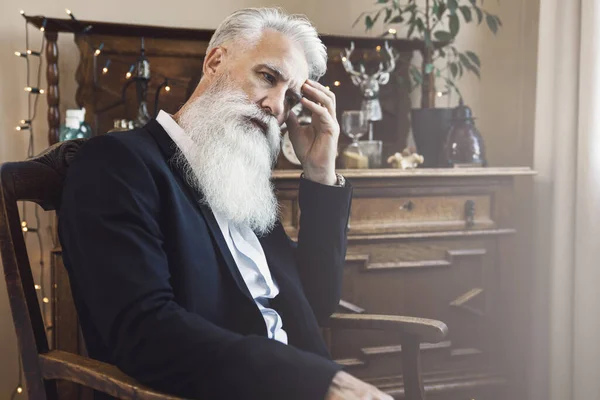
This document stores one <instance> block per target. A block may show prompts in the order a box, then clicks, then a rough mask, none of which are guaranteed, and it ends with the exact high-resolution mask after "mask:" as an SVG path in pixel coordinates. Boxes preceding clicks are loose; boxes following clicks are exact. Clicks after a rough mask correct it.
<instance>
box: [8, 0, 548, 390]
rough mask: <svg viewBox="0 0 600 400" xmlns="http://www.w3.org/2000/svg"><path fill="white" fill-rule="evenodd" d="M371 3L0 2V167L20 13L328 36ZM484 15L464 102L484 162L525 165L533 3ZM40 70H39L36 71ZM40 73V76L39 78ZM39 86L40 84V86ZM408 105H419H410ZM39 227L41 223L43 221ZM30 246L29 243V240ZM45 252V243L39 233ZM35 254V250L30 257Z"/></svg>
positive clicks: (68, 99)
mask: <svg viewBox="0 0 600 400" xmlns="http://www.w3.org/2000/svg"><path fill="white" fill-rule="evenodd" d="M373 3H374V2H373V0H352V1H351V2H350V1H348V0H321V1H319V0H302V1H301V0H282V1H278V2H276V1H259V0H228V1H222V2H212V1H211V2H209V1H206V0H205V1H191V0H170V1H169V8H168V9H167V7H166V6H165V4H161V5H160V6H158V5H149V4H150V3H148V2H142V1H140V0H130V1H128V2H124V1H122V0H104V1H102V2H85V3H84V2H83V1H81V0H77V1H75V0H72V2H70V3H65V2H62V1H61V2H59V1H56V0H44V1H42V0H23V1H17V0H3V1H2V2H1V4H0V73H1V75H0V76H1V77H2V79H0V132H1V135H0V162H4V161H11V160H18V159H22V158H24V156H25V154H26V148H27V136H26V134H23V132H16V131H15V130H14V127H15V125H16V124H17V122H18V120H20V119H22V118H25V115H26V112H27V111H26V110H27V97H26V95H25V92H24V91H23V87H24V86H25V63H24V60H22V59H18V58H17V57H15V56H13V55H12V54H13V52H14V51H15V50H22V49H23V48H24V23H23V20H22V18H21V17H20V16H19V10H20V9H23V10H25V11H26V12H27V13H28V14H41V15H47V16H54V17H66V14H65V13H64V7H69V8H71V9H72V10H73V12H74V14H75V15H76V16H77V17H78V18H80V19H91V20H104V21H111V22H123V23H140V24H142V23H143V24H154V25H166V26H182V27H196V28H215V27H216V24H217V23H218V21H220V20H221V19H222V18H223V17H225V16H226V15H227V14H229V13H230V12H232V11H234V10H235V9H238V8H241V7H246V6H261V5H274V4H278V5H281V6H283V7H284V8H286V9H287V10H288V11H290V12H301V13H305V14H307V15H308V16H309V17H310V18H311V19H312V20H313V21H314V22H315V24H316V25H317V27H318V29H319V30H320V31H321V32H324V33H330V34H346V35H348V34H353V35H365V33H364V31H363V29H362V26H360V25H358V26H357V27H356V28H355V29H352V27H351V25H352V22H353V21H354V20H355V19H356V17H357V16H358V15H359V14H360V12H362V11H364V10H368V9H370V8H372V7H373ZM486 7H489V9H490V11H493V12H494V13H497V14H499V15H500V17H501V18H502V20H503V22H504V28H503V29H502V30H501V31H500V32H499V33H498V35H497V36H496V37H494V36H493V35H492V34H491V33H490V32H489V31H488V30H487V29H485V28H483V27H481V28H480V29H477V28H467V29H465V30H464V31H463V33H462V34H461V36H460V38H459V41H458V44H459V45H461V46H463V45H464V46H466V47H468V48H470V49H472V50H474V51H476V52H477V53H478V54H479V55H480V57H481V60H482V65H483V67H482V78H481V81H478V80H477V78H476V77H472V76H467V77H465V78H464V79H463V80H462V81H461V82H460V87H461V91H462V93H463V94H464V96H465V99H466V101H467V103H468V104H469V105H470V106H471V107H472V108H473V111H474V113H475V115H476V116H477V117H478V118H479V119H478V121H477V125H478V127H479V129H480V131H481V132H482V134H483V136H484V138H485V141H486V144H487V151H488V158H489V160H490V164H491V165H531V164H532V148H533V111H534V107H535V104H534V102H535V101H534V99H535V97H534V96H535V71H536V48H537V27H538V8H539V0H511V1H506V0H505V1H503V2H502V3H500V2H486ZM30 37H31V39H32V43H34V44H35V46H34V47H38V46H39V43H40V39H41V35H40V33H39V32H38V31H36V30H34V29H31V30H30ZM59 48H60V56H59V63H60V70H61V77H60V79H61V80H60V90H61V112H62V115H63V116H64V110H65V108H68V107H74V106H75V101H74V93H75V81H74V78H73V77H74V68H75V66H76V63H77V57H78V52H77V50H76V48H75V46H74V44H73V43H72V36H70V35H63V36H62V37H61V38H60V40H59ZM42 72H43V70H42ZM42 75H44V74H43V73H42ZM44 86H45V85H42V87H44ZM415 104H418V102H417V101H415ZM38 115H39V118H38V125H37V130H36V135H35V138H36V143H35V146H36V151H39V150H41V149H42V148H43V147H44V146H45V144H46V143H47V139H46V124H45V115H46V106H45V99H44V98H43V97H42V98H41V99H40V104H39V107H38ZM42 226H43V227H44V228H47V227H48V222H47V221H46V220H45V219H44V220H43V221H42ZM28 244H29V245H30V248H33V249H35V246H34V245H35V242H30V243H28ZM44 246H45V249H46V250H48V249H49V248H50V246H51V243H50V241H49V239H48V237H47V236H44ZM34 256H35V252H34ZM0 354H2V355H3V358H2V362H0V398H3V399H4V398H8V396H9V394H10V393H11V391H12V389H13V388H14V385H15V383H16V382H17V353H16V339H15V334H14V328H13V325H12V321H11V318H10V310H9V307H8V301H7V296H6V290H5V286H4V283H0Z"/></svg>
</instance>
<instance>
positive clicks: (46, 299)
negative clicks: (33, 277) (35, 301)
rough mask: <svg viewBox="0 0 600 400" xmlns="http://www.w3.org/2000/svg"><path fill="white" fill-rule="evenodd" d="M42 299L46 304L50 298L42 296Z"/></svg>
mask: <svg viewBox="0 0 600 400" xmlns="http://www.w3.org/2000/svg"><path fill="white" fill-rule="evenodd" d="M42 301H43V302H44V303H46V304H48V303H50V300H49V299H48V298H47V297H44V298H43V299H42Z"/></svg>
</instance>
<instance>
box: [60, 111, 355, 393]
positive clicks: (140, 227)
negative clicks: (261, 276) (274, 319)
mask: <svg viewBox="0 0 600 400" xmlns="http://www.w3.org/2000/svg"><path fill="white" fill-rule="evenodd" d="M175 149H176V148H175V144H174V142H173V141H172V140H171V138H170V137H169V136H168V134H167V133H166V132H165V131H164V129H163V128H162V127H161V126H160V124H159V123H158V122H156V121H155V120H153V121H151V122H150V123H149V124H148V125H147V126H145V127H144V128H141V129H138V130H135V131H132V132H126V133H110V134H106V135H103V136H99V137H95V138H93V139H90V140H89V141H88V142H87V143H86V144H85V145H84V146H83V147H82V148H81V149H80V150H79V152H78V154H77V156H76V158H75V160H74V161H73V163H72V165H71V167H70V168H69V173H68V176H67V178H66V181H65V187H64V191H63V198H62V206H61V209H60V213H59V235H60V240H61V243H62V246H63V257H64V263H65V266H66V268H67V270H68V272H69V276H70V280H71V286H72V291H73V297H74V300H75V305H76V307H77V310H78V314H79V317H80V322H81V326H82V329H83V333H84V337H85V340H86V345H87V347H88V351H89V354H90V356H91V357H93V358H96V359H98V360H101V361H105V362H108V363H112V364H115V365H117V366H118V367H119V368H120V369H121V370H123V371H124V372H125V373H127V374H129V375H131V376H133V377H135V378H136V379H138V380H139V381H140V382H142V383H144V384H147V385H149V386H151V387H154V388H156V389H159V390H163V391H166V392H170V393H173V394H177V395H180V396H185V397H189V398H199V399H213V398H215V399H217V398H218V399H319V400H320V399H322V398H323V397H324V396H325V393H326V391H327V388H328V386H329V384H330V382H331V379H332V378H333V376H334V374H335V373H336V372H337V371H338V370H339V369H340V367H339V366H338V365H337V364H335V363H334V362H332V361H331V360H330V359H329V354H328V351H327V349H326V346H325V344H324V342H323V339H322V337H321V335H320V331H319V326H318V324H319V322H320V321H323V320H326V319H327V318H328V316H329V315H330V314H331V313H332V312H333V311H334V310H335V308H336V305H337V304H338V301H339V297H340V291H341V278H342V267H343V264H344V257H345V252H346V231H347V222H348V215H349V210H350V201H351V188H350V187H349V186H347V187H345V188H339V187H330V186H324V185H320V184H317V183H314V182H311V181H308V180H304V179H302V180H301V183H300V194H299V204H300V209H301V211H302V212H301V217H300V225H301V230H300V232H299V238H298V243H297V244H296V243H294V242H292V241H291V240H290V239H289V238H288V237H287V235H286V234H285V232H284V230H283V228H282V226H281V225H280V224H277V226H276V227H275V229H274V230H273V231H272V232H271V233H270V234H268V235H266V236H264V237H261V238H259V239H260V242H261V244H262V247H263V249H264V252H265V255H266V257H267V261H268V264H269V268H270V270H271V273H272V275H273V276H274V278H275V280H276V281H277V283H278V285H279V288H280V294H279V295H278V296H277V297H276V298H275V299H274V300H272V301H271V304H270V306H271V307H273V308H274V309H276V310H277V312H278V313H279V314H280V315H281V317H282V320H283V327H284V329H285V330H286V332H287V334H288V340H289V345H284V344H282V343H279V342H277V341H275V340H271V339H268V338H267V337H266V335H267V332H266V327H265V322H264V319H263V318H262V315H261V314H260V312H259V310H258V308H257V306H256V304H255V303H254V301H253V299H252V297H251V295H250V293H249V291H248V289H247V287H246V285H245V283H244V281H243V278H242V276H241V275H240V273H239V271H238V269H237V266H236V265H235V262H234V260H233V258H232V256H231V253H230V252H229V249H228V247H227V244H226V242H225V239H224V238H223V236H222V233H221V231H220V229H219V227H218V225H217V222H216V220H215V217H214V215H213V214H212V212H211V210H210V209H209V208H208V207H207V206H205V205H203V204H202V195H201V193H197V192H195V191H194V190H192V189H191V188H190V186H188V185H187V184H186V183H185V181H184V179H183V178H182V173H181V171H179V169H178V167H177V166H176V165H174V163H172V162H170V160H171V159H172V157H173V155H174V154H175Z"/></svg>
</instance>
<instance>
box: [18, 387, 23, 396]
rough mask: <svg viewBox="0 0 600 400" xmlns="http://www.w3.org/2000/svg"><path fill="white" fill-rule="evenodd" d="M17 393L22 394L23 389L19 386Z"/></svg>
mask: <svg viewBox="0 0 600 400" xmlns="http://www.w3.org/2000/svg"><path fill="white" fill-rule="evenodd" d="M17 393H19V394H21V393H23V388H22V387H21V386H19V387H18V388H17Z"/></svg>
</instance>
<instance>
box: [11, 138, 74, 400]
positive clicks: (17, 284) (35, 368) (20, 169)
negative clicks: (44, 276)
mask: <svg viewBox="0 0 600 400" xmlns="http://www.w3.org/2000/svg"><path fill="white" fill-rule="evenodd" d="M84 142H85V139H76V140H71V141H67V142H61V143H57V144H55V145H54V146H51V147H49V148H48V149H46V150H45V151H44V152H43V153H42V154H40V155H38V156H36V157H33V158H31V159H29V160H27V161H20V162H7V163H4V164H2V165H1V166H0V212H1V214H0V252H1V254H2V264H3V267H4V277H5V280H6V287H7V291H8V297H9V302H10V307H11V312H12V317H13V321H14V324H15V329H16V331H17V340H18V345H19V352H20V354H21V359H22V362H23V371H24V375H25V379H26V383H27V387H28V391H29V393H30V396H32V398H36V399H37V398H46V397H48V398H56V397H57V395H56V384H55V382H54V381H44V380H43V378H42V374H41V372H40V367H39V363H38V355H39V354H42V353H47V352H48V350H49V348H48V339H47V337H46V330H45V328H44V323H43V320H42V314H41V311H40V304H39V302H38V297H37V294H36V290H35V286H34V280H33V274H32V271H31V265H30V264H29V257H28V254H27V248H26V246H25V239H24V235H23V229H22V226H21V220H20V216H19V208H18V205H17V203H18V202H19V201H31V202H34V203H37V204H39V205H40V206H41V207H42V208H43V209H44V210H46V211H52V210H57V209H59V208H60V201H61V195H62V188H63V182H64V178H65V176H66V173H67V169H68V167H69V164H70V162H71V160H72V159H73V157H74V156H75V154H76V152H77V150H78V149H79V148H80V147H81V145H82V144H83V143H84ZM35 393H37V394H39V395H38V396H36V395H35Z"/></svg>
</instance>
